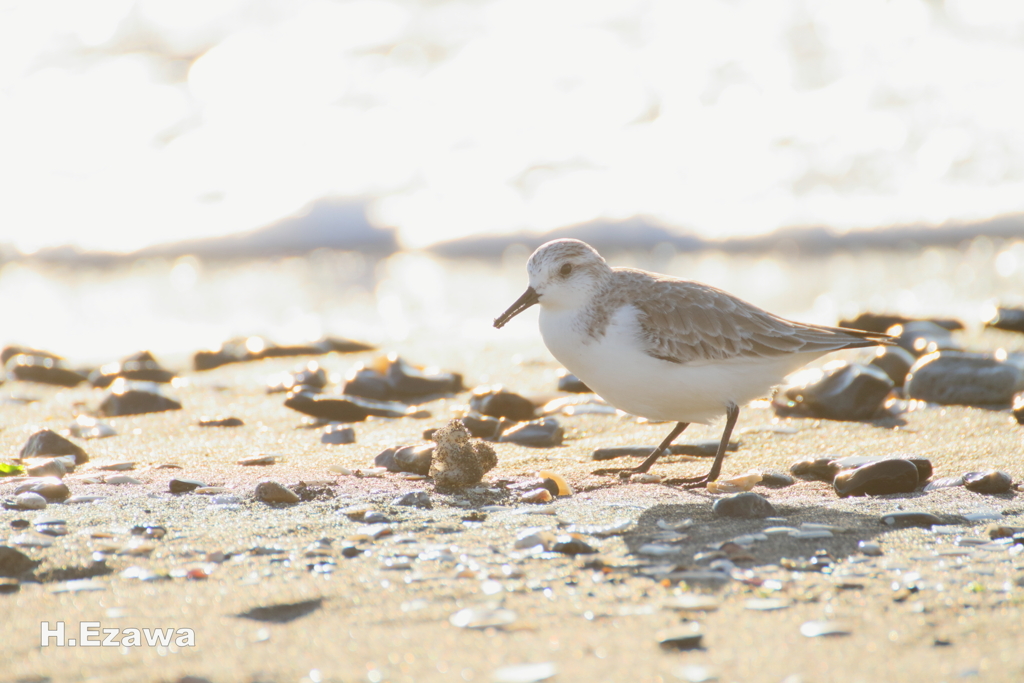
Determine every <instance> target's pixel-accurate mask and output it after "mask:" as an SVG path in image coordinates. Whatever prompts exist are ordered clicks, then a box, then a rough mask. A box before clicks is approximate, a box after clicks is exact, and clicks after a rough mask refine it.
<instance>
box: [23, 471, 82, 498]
mask: <svg viewBox="0 0 1024 683" xmlns="http://www.w3.org/2000/svg"><path fill="white" fill-rule="evenodd" d="M14 493H15V494H18V493H38V494H39V495H41V496H42V497H43V498H45V499H46V500H48V501H50V502H54V501H62V500H64V499H65V498H67V497H68V496H69V495H71V491H70V490H69V489H68V487H67V485H66V484H65V483H64V482H62V481H61V480H60V479H57V478H56V477H39V478H33V479H26V480H25V481H23V482H22V483H21V484H19V485H18V487H17V488H16V489H14Z"/></svg>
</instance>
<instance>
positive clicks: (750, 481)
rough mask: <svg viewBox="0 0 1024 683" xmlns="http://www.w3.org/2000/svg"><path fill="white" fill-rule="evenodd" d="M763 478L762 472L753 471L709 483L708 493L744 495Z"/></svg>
mask: <svg viewBox="0 0 1024 683" xmlns="http://www.w3.org/2000/svg"><path fill="white" fill-rule="evenodd" d="M763 478H764V477H762V476H761V473H760V472H756V471H754V470H751V471H750V472H747V473H746V474H742V475H740V476H738V477H732V478H730V479H718V480H716V481H709V482H708V485H707V490H708V493H742V492H743V491H749V490H750V489H752V488H754V486H756V485H757V484H759V483H760V482H761V480H762V479H763Z"/></svg>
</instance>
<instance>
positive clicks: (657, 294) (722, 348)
mask: <svg viewBox="0 0 1024 683" xmlns="http://www.w3.org/2000/svg"><path fill="white" fill-rule="evenodd" d="M526 270H527V273H528V275H529V280H530V284H529V287H527V288H526V291H525V292H524V293H523V295H522V296H521V297H519V298H518V299H517V300H516V301H515V303H513V304H512V305H511V306H510V307H509V308H508V310H506V311H505V312H504V313H502V314H501V315H500V316H498V317H497V318H495V319H494V326H495V327H497V328H501V327H503V326H504V325H505V324H506V323H507V322H508V321H509V320H511V319H512V318H514V317H515V316H517V315H518V314H520V313H522V312H523V311H525V310H526V309H527V308H529V307H531V306H533V305H534V304H540V333H541V337H543V339H544V344H545V345H546V346H547V348H548V350H549V351H550V352H551V354H552V355H553V356H554V357H555V358H556V359H557V360H558V361H559V362H560V363H561V364H562V365H564V366H565V367H566V369H568V370H569V372H572V373H573V374H574V375H576V376H577V377H578V378H580V379H581V380H582V381H583V382H584V383H586V384H587V386H589V387H590V388H591V389H592V390H593V391H594V392H595V393H597V394H598V395H599V396H601V397H602V398H604V399H605V400H606V401H608V402H609V403H610V404H612V405H613V406H615V407H616V408H618V409H619V410H623V411H625V412H627V413H632V414H633V415H639V416H642V417H646V418H648V419H650V420H657V421H673V422H675V423H676V424H675V426H674V427H673V428H672V431H671V432H670V433H669V435H668V436H667V437H665V440H664V441H662V442H661V444H660V445H658V446H657V447H656V448H655V449H654V450H653V451H652V452H651V454H650V455H649V456H648V457H647V459H646V460H644V462H643V463H641V464H640V465H639V466H638V467H636V468H634V469H632V470H629V473H630V474H632V473H640V472H647V471H648V470H649V469H650V468H651V466H652V465H653V464H654V463H655V462H656V461H657V460H658V458H659V457H660V456H661V454H662V453H663V452H664V451H665V449H667V448H668V447H669V446H670V445H671V444H672V441H673V440H675V438H676V437H678V436H679V435H680V434H682V432H683V430H684V429H686V428H687V426H689V425H690V424H691V423H694V422H697V423H700V424H710V423H712V422H714V421H715V420H717V419H719V418H721V417H722V416H723V415H724V416H725V418H726V419H725V429H724V430H723V432H722V438H721V441H720V442H719V444H718V451H717V453H716V454H715V460H714V462H713V464H712V465H711V470H710V471H709V472H708V473H707V474H706V475H705V476H703V477H693V478H688V479H682V480H677V483H680V484H683V485H684V486H685V487H686V488H693V487H697V486H701V485H703V484H706V483H708V482H712V481H715V480H716V479H717V478H718V476H719V474H720V473H721V470H722V461H723V459H724V458H725V452H726V448H727V447H728V445H729V437H730V436H731V435H732V430H733V428H734V427H735V426H736V419H737V417H739V413H740V406H742V405H745V404H746V403H748V402H749V401H752V400H753V399H756V398H761V397H763V396H765V395H766V394H767V392H768V391H769V390H770V389H771V388H772V387H773V386H775V385H777V384H779V383H780V382H781V381H782V379H783V378H784V377H785V376H786V375H787V374H789V373H791V372H793V371H794V370H796V369H798V368H800V367H802V366H803V365H805V364H807V363H808V362H810V361H812V360H814V359H815V358H818V357H819V356H823V355H824V354H826V353H829V352H830V351H838V350H840V349H854V348H860V347H866V346H875V345H878V344H892V343H893V341H892V338H891V337H889V336H888V335H885V334H878V333H874V332H864V331H861V330H851V329H846V328H841V327H826V326H823V325H810V324H806V323H799V322H795V321H792V320H787V319H785V318H782V317H780V316H777V315H774V314H772V313H769V312H768V311H765V310H764V309H761V308H759V307H757V306H755V305H754V304H751V303H748V302H746V301H744V300H742V299H740V298H738V297H736V296H733V295H732V294H729V293H728V292H725V291H723V290H721V289H718V288H716V287H712V286H710V285H706V284H702V283H700V282H695V281H692V280H682V279H679V278H675V277H671V276H669V275H661V274H658V273H650V272H647V271H645V270H639V269H636V268H613V267H611V266H609V265H608V264H607V263H606V262H605V260H604V259H603V258H602V257H601V255H600V254H598V253H597V251H596V250H595V249H594V248H593V247H591V246H590V245H589V244H587V243H585V242H581V241H579V240H575V239H559V240H554V241H551V242H548V243H546V244H544V245H541V246H540V248H538V249H537V251H535V252H533V255H532V256H531V257H530V260H529V261H528V262H527V264H526Z"/></svg>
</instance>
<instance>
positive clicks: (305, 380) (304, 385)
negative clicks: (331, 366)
mask: <svg viewBox="0 0 1024 683" xmlns="http://www.w3.org/2000/svg"><path fill="white" fill-rule="evenodd" d="M326 386H327V371H326V370H324V369H323V368H322V367H320V364H319V363H317V362H316V361H315V360H311V361H309V362H308V363H306V364H305V365H302V366H300V367H299V368H298V369H297V370H294V371H293V372H286V373H282V374H279V375H274V376H273V377H272V378H271V381H270V383H268V385H267V393H268V394H275V393H280V392H285V391H304V392H306V393H314V394H316V393H320V392H321V391H322V390H323V389H324V387H326Z"/></svg>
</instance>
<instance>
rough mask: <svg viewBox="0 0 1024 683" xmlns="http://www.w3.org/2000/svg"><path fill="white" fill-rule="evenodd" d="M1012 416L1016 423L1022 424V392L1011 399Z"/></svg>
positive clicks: (1023, 420)
mask: <svg viewBox="0 0 1024 683" xmlns="http://www.w3.org/2000/svg"><path fill="white" fill-rule="evenodd" d="M1013 416H1014V417H1015V418H1016V419H1017V424H1022V425H1024V393H1021V394H1017V395H1016V396H1015V397H1014V399H1013Z"/></svg>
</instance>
